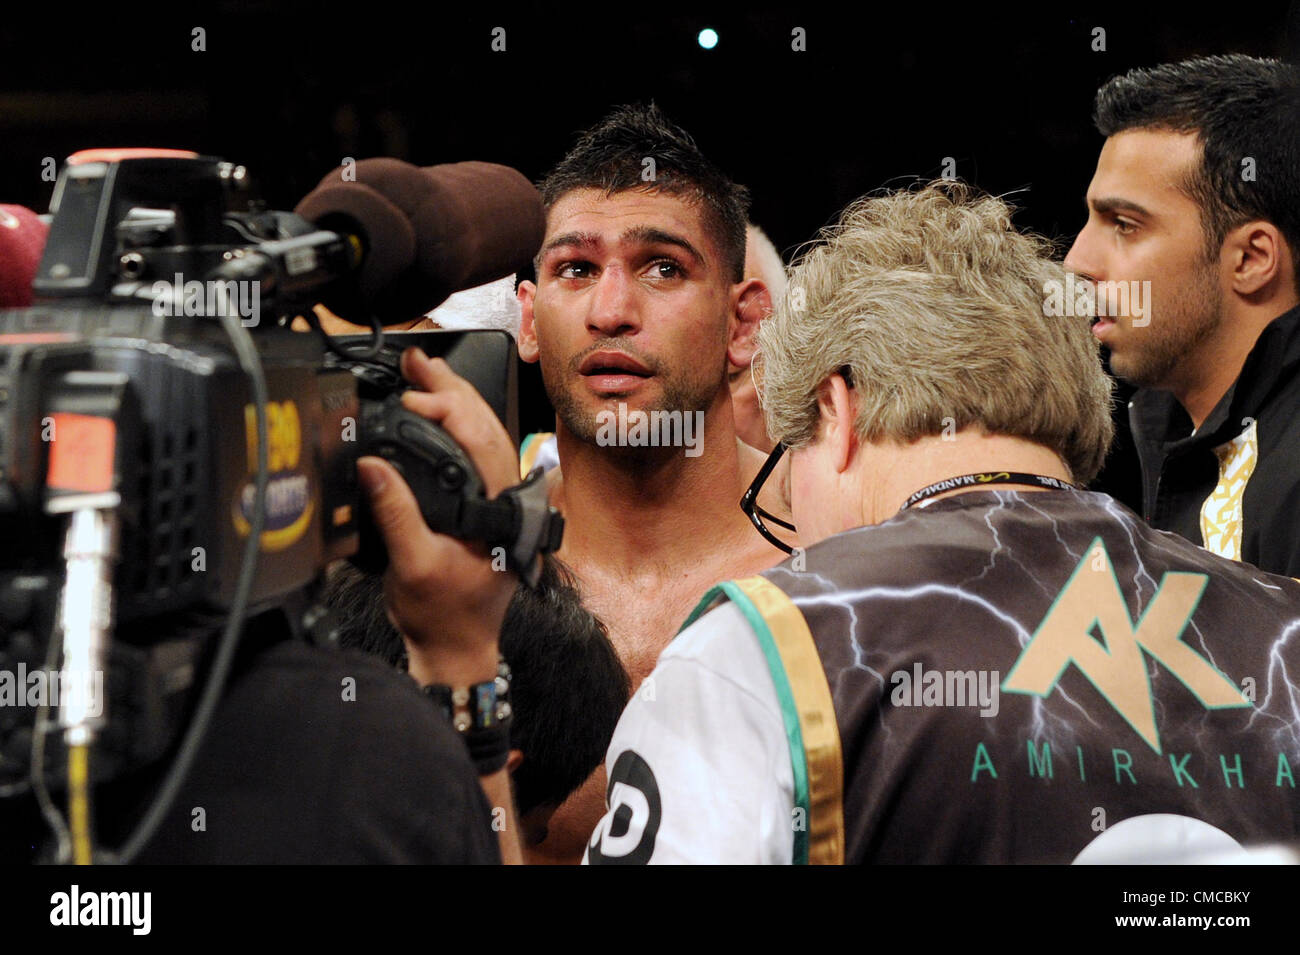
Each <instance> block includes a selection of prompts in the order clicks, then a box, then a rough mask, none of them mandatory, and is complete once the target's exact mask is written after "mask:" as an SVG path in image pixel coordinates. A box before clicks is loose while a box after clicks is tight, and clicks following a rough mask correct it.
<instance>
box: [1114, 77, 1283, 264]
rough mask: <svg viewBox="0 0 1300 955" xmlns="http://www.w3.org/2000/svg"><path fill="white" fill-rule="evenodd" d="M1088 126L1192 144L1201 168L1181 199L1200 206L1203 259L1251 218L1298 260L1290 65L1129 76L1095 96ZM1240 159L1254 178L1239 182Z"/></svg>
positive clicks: (1192, 174) (1216, 252)
mask: <svg viewBox="0 0 1300 955" xmlns="http://www.w3.org/2000/svg"><path fill="white" fill-rule="evenodd" d="M1093 122H1094V123H1095V124H1096V126H1097V130H1098V131H1099V132H1100V133H1101V134H1102V135H1103V136H1107V137H1109V136H1114V135H1115V134H1116V133H1122V132H1125V131H1127V130H1134V129H1151V130H1167V131H1170V132H1177V133H1195V134H1196V135H1197V138H1198V139H1199V140H1200V143H1201V146H1202V156H1201V161H1200V164H1199V165H1198V166H1197V167H1195V168H1194V169H1192V170H1191V171H1190V174H1189V176H1188V179H1187V181H1186V182H1185V183H1184V184H1183V190H1184V192H1186V193H1187V195H1188V196H1190V197H1191V198H1192V199H1193V200H1195V201H1196V203H1197V204H1198V205H1199V206H1200V207H1201V225H1202V230H1203V232H1204V236H1205V250H1206V255H1207V258H1210V259H1216V260H1217V258H1218V255H1219V249H1220V248H1221V247H1222V245H1223V239H1224V237H1225V236H1226V235H1227V233H1228V232H1229V231H1230V230H1231V229H1234V228H1236V227H1237V226H1239V225H1241V224H1242V223H1244V222H1249V221H1251V220H1252V219H1263V220H1266V221H1268V222H1271V223H1273V224H1274V225H1275V226H1277V227H1278V229H1279V230H1281V232H1282V234H1283V235H1284V236H1286V240H1287V243H1288V244H1289V245H1290V246H1291V248H1292V250H1293V251H1295V252H1296V253H1297V254H1300V81H1298V79H1297V71H1296V67H1295V66H1292V65H1290V64H1287V63H1284V62H1282V61H1281V60H1266V59H1258V58H1256V57H1251V56H1244V55H1242V54H1231V55H1226V56H1207V57H1201V58H1198V59H1193V60H1184V61H1183V62H1181V63H1166V64H1163V65H1161V66H1156V67H1152V68H1150V69H1135V70H1130V71H1129V72H1127V73H1125V74H1123V75H1122V76H1116V77H1114V78H1112V79H1111V80H1109V81H1108V82H1107V83H1106V84H1105V85H1104V86H1103V87H1102V88H1101V89H1100V90H1098V91H1097V97H1096V101H1095V103H1094V109H1093ZM1246 159H1250V160H1251V163H1250V165H1251V166H1253V168H1254V175H1253V177H1250V176H1244V175H1243V170H1244V169H1245V168H1246V167H1245V166H1244V165H1243V160H1246ZM1297 281H1300V278H1298V279H1297Z"/></svg>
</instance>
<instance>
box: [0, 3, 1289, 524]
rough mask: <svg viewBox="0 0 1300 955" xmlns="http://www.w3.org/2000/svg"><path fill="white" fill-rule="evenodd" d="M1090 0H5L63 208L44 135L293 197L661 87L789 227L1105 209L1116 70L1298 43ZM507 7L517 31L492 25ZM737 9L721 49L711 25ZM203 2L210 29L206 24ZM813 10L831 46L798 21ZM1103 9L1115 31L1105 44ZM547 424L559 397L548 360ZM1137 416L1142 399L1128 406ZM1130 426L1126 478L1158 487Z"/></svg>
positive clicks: (526, 135) (1268, 20) (20, 185)
mask: <svg viewBox="0 0 1300 955" xmlns="http://www.w3.org/2000/svg"><path fill="white" fill-rule="evenodd" d="M1214 14H1215V15H1213V16H1211V15H1210V11H1208V10H1206V11H1198V12H1193V11H1191V10H1189V7H1188V5H1182V4H1180V5H1178V6H1173V5H1158V6H1154V7H1143V8H1138V7H1137V6H1136V5H1135V4H1128V5H1118V4H1117V5H1104V4H1083V3H1080V4H1072V5H1066V6H1063V7H1061V8H1059V9H1057V10H1034V9H1026V10H1023V11H1015V12H1008V11H998V10H991V9H989V8H988V6H987V5H982V4H962V5H955V6H952V7H942V6H935V5H932V4H925V5H920V4H913V5H901V10H894V11H888V12H880V11H877V10H874V9H872V10H867V11H863V12H856V13H854V12H848V11H846V10H844V9H842V8H841V9H832V8H829V7H826V8H817V7H814V6H812V5H806V6H805V5H800V4H787V5H783V6H780V7H770V8H768V9H755V8H750V9H749V10H748V11H747V12H736V11H735V8H734V7H721V6H719V7H717V8H716V9H712V8H711V7H710V6H709V5H704V4H698V5H692V9H691V11H690V12H681V11H680V10H679V9H677V8H674V7H671V6H670V7H668V8H659V7H657V6H655V5H651V4H645V5H643V4H622V5H618V6H617V7H615V8H610V7H609V6H606V5H596V4H591V5H588V4H583V5H555V6H550V5H548V6H546V7H536V6H535V7H531V8H527V9H522V10H516V11H511V10H509V9H507V8H505V7H502V6H500V5H497V4H492V5H488V4H464V5H460V6H458V7H455V8H442V7H441V6H438V5H435V4H416V5H410V6H406V7H405V8H401V7H395V6H389V5H387V4H382V3H359V2H356V0H345V2H342V3H334V4H306V3H284V2H276V3H272V2H267V0H255V2H248V3H238V4H236V3H218V4H206V5H204V4H200V5H194V6H191V7H189V8H187V9H184V10H177V9H175V8H171V9H162V10H151V8H149V7H148V6H140V5H125V4H115V5H112V6H111V8H110V7H108V6H103V7H91V8H88V9H87V10H82V9H78V8H73V7H67V6H63V5H59V4H46V5H44V7H43V8H42V9H41V10H39V11H33V10H31V9H30V8H28V10H27V12H26V13H25V14H24V16H25V17H26V18H28V19H27V20H26V21H24V22H18V21H15V20H13V19H10V14H9V13H0V201H4V202H17V203H21V204H23V205H27V206H31V207H33V208H36V209H38V210H40V211H44V210H45V208H46V206H47V204H48V201H49V196H50V193H51V190H52V184H51V183H49V182H45V181H43V180H42V178H41V168H42V160H43V159H44V158H45V157H47V156H50V157H54V158H55V159H56V160H58V161H60V162H61V161H62V159H63V157H64V156H66V155H68V154H69V153H71V152H74V151H75V150H77V149H82V148H87V147H91V146H135V145H149V146H170V147H179V148H189V149H194V150H197V151H199V152H202V153H206V154H213V155H219V156H222V157H224V158H227V159H230V160H233V161H237V162H241V163H244V164H245V165H246V166H248V168H249V169H250V171H251V172H252V173H253V174H254V175H255V177H256V178H257V179H258V180H259V181H260V182H261V184H262V189H263V192H264V194H265V195H266V197H267V198H268V199H269V200H270V202H271V204H272V205H273V206H275V207H278V208H292V207H293V206H294V204H295V203H296V202H297V200H298V199H299V198H301V197H302V196H303V195H304V194H305V193H306V192H307V191H309V190H310V189H311V187H312V186H313V185H314V184H315V183H316V182H317V181H318V180H319V178H320V177H321V176H322V175H323V174H324V173H325V172H327V171H328V170H329V169H330V168H332V167H337V166H338V164H339V162H340V161H341V160H342V158H343V157H345V156H352V157H355V158H362V157H366V156H375V155H385V156H396V157H398V158H402V159H407V160H410V161H412V162H415V163H417V164H420V165H431V164H434V163H440V162H454V161H458V160H464V159H483V160H490V161H494V162H501V163H506V164H508V165H512V166H515V167H516V168H518V169H520V170H521V171H523V172H524V173H525V174H526V175H528V176H529V177H530V178H533V179H536V178H538V177H540V176H541V175H542V173H544V172H545V171H546V169H547V168H548V167H549V166H550V165H551V164H553V163H554V162H555V161H556V160H557V159H558V158H559V157H560V156H561V155H562V154H563V152H564V151H565V149H566V148H567V147H568V145H569V144H570V143H571V142H572V140H573V137H574V134H575V132H577V131H578V130H580V129H582V128H584V127H586V126H588V125H590V124H591V123H593V122H595V121H596V120H597V119H599V118H600V117H601V116H602V115H603V114H604V113H605V112H606V111H607V110H608V109H609V108H610V107H611V106H612V105H615V104H618V103H622V102H627V101H632V100H647V99H654V100H655V101H657V102H658V103H659V104H660V105H661V106H662V107H663V108H664V110H665V111H666V112H667V113H668V115H669V116H670V117H672V118H673V119H675V120H676V121H677V122H679V123H681V124H682V125H683V126H685V127H686V128H687V129H688V130H690V131H691V132H692V133H693V134H694V135H695V137H696V139H697V140H698V141H699V143H700V145H701V147H702V148H703V150H704V151H705V153H706V154H707V155H709V156H710V157H711V158H712V159H713V160H714V161H715V162H717V163H718V164H719V165H720V166H721V167H722V168H723V169H724V170H726V171H727V172H728V173H729V174H731V175H732V176H733V177H734V178H735V179H737V180H738V181H740V182H743V183H745V184H746V185H748V186H749V187H750V189H751V190H752V192H753V196H754V204H753V210H752V218H753V220H754V221H756V222H757V223H759V224H760V225H761V226H763V228H764V229H765V230H766V231H767V232H768V234H769V235H770V236H771V237H772V239H773V241H774V242H775V243H776V245H777V247H778V248H779V249H781V250H782V251H783V252H784V253H786V257H787V259H788V258H789V257H790V253H791V252H793V251H794V249H795V248H796V247H797V246H798V245H799V244H800V243H802V242H805V241H807V240H809V239H811V238H812V237H814V236H815V234H816V232H817V230H818V229H819V228H820V227H821V226H823V225H825V224H827V223H829V222H830V221H832V220H833V219H834V217H835V215H836V213H837V212H838V211H839V210H840V209H841V208H842V207H843V206H844V205H845V204H846V203H847V202H848V201H849V200H850V199H852V198H854V197H856V196H858V195H861V194H862V193H864V192H867V191H869V190H872V189H876V188H879V187H881V186H884V185H890V184H893V185H901V184H904V183H906V182H908V181H910V180H911V179H913V178H914V177H918V176H919V177H924V178H931V177H935V176H937V175H939V173H940V171H941V169H942V166H943V163H944V159H945V157H952V158H953V159H954V160H955V162H956V174H957V175H958V176H959V177H961V178H963V179H967V180H969V181H971V182H974V183H975V184H977V185H979V186H980V187H982V188H984V189H987V190H989V191H991V192H994V193H998V194H1002V195H1008V194H1009V195H1010V197H1011V198H1012V199H1013V201H1014V202H1015V203H1016V204H1017V205H1018V206H1020V207H1021V209H1022V211H1021V213H1020V214H1019V215H1018V217H1017V221H1018V222H1019V223H1020V225H1021V226H1022V227H1025V228H1030V229H1033V230H1034V231H1036V232H1039V233H1042V234H1044V235H1047V236H1049V237H1052V238H1056V239H1059V240H1061V252H1062V254H1063V253H1064V251H1065V249H1066V248H1067V247H1068V244H1069V241H1070V239H1071V238H1072V236H1073V234H1074V232H1075V231H1076V230H1077V229H1078V228H1079V226H1080V225H1081V224H1082V221H1083V194H1084V191H1085V189H1086V187H1087V183H1088V180H1089V178H1090V177H1091V174H1092V169H1093V166H1094V163H1095V160H1096V154H1097V150H1098V149H1099V148H1100V145H1101V137H1100V136H1099V135H1098V134H1097V133H1096V132H1095V131H1094V130H1093V129H1092V126H1091V123H1090V120H1089V115H1090V111H1091V102H1092V96H1093V94H1094V92H1095V91H1096V88H1097V86H1098V85H1099V84H1100V83H1102V82H1103V81H1104V80H1106V79H1107V78H1108V77H1109V76H1111V75H1113V74H1115V73H1118V72H1123V71H1124V70H1127V69H1129V68H1130V67H1133V66H1141V65H1153V64H1156V63H1160V62H1165V61H1169V60H1177V59H1182V58H1185V57H1189V56H1195V55H1201V54H1207V53H1221V52H1244V53H1251V54H1255V55H1288V53H1289V52H1290V51H1292V50H1294V49H1295V48H1296V46H1297V38H1300V4H1297V3H1294V2H1292V3H1288V2H1286V0H1275V2H1267V0H1266V2H1252V3H1249V4H1241V5H1237V6H1233V7H1225V6H1219V7H1216V8H1215V9H1214ZM498 26H500V27H504V28H505V30H506V50H505V52H493V50H492V49H491V44H492V30H493V28H494V27H498ZM706 26H708V27H712V28H713V29H715V30H717V31H718V34H719V37H720V40H719V43H718V45H717V46H716V48H714V49H712V50H703V49H701V48H700V47H699V46H698V44H697V42H696V35H697V33H698V31H699V30H700V29H701V28H703V27H706ZM195 27H202V28H203V29H204V30H205V31H206V37H205V41H206V50H205V51H203V52H196V51H194V50H193V49H192V48H191V44H192V33H191V31H192V30H193V28H195ZM795 27H803V28H804V29H805V30H806V45H807V50H806V52H793V51H792V50H791V31H792V29H793V28H795ZM1095 28H1101V29H1103V30H1104V31H1105V50H1104V51H1098V50H1094V49H1093V46H1094V34H1093V31H1094V29H1095ZM526 384H527V387H526V389H525V397H526V399H527V400H526V401H525V403H524V407H523V408H522V409H521V412H522V416H523V419H524V421H523V423H524V426H525V428H526V429H531V428H538V427H543V426H545V425H546V422H547V409H546V408H545V407H544V406H543V404H542V403H543V402H544V398H542V397H540V396H539V395H538V394H537V392H536V390H535V388H536V379H535V378H528V379H527V380H526ZM1120 417H1121V418H1122V415H1121V416H1120ZM1134 476H1135V472H1134V469H1133V465H1132V461H1131V458H1130V457H1129V456H1128V455H1127V454H1126V453H1125V451H1124V450H1123V449H1122V447H1121V448H1120V449H1118V450H1117V452H1116V454H1115V456H1114V460H1113V462H1112V465H1111V467H1110V468H1108V472H1107V474H1106V475H1105V476H1104V477H1105V486H1106V487H1107V488H1108V489H1110V490H1112V492H1114V493H1117V495H1118V496H1120V497H1121V498H1123V499H1125V500H1127V501H1130V502H1132V501H1133V499H1134V489H1135V485H1134Z"/></svg>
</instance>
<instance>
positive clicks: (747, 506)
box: [740, 444, 795, 554]
mask: <svg viewBox="0 0 1300 955" xmlns="http://www.w3.org/2000/svg"><path fill="white" fill-rule="evenodd" d="M783 454H785V445H784V444H778V445H777V446H776V447H775V448H773V449H772V453H771V454H769V455H768V456H767V460H766V461H765V462H763V466H762V467H761V468H759V470H758V474H756V475H754V480H753V483H751V484H750V485H749V490H747V491H746V492H745V496H744V497H742V498H741V499H740V509H741V510H742V511H744V512H745V515H746V516H747V517H748V518H749V520H750V522H751V523H752V524H753V525H754V526H755V527H756V528H758V532H759V533H760V534H762V535H763V539H764V540H766V541H767V542H768V543H769V544H771V545H772V546H773V547H779V548H780V549H781V550H783V551H785V552H786V553H787V554H793V553H794V548H793V547H791V546H790V545H789V544H787V543H786V542H785V541H783V540H781V538H779V537H777V536H776V534H774V533H772V531H771V530H770V529H769V528H768V527H767V525H766V524H764V523H763V521H765V520H767V521H770V522H771V523H773V524H775V525H777V526H778V527H784V528H785V529H786V530H790V531H792V530H795V526H794V525H793V524H788V523H786V522H785V521H783V520H781V518H779V517H777V516H775V515H773V514H769V513H768V512H767V511H765V510H763V509H762V508H761V507H759V506H758V492H759V491H760V490H762V488H763V484H764V483H765V482H766V481H767V479H768V477H769V476H770V475H771V473H772V471H773V470H775V469H776V462H778V461H780V460H781V455H783Z"/></svg>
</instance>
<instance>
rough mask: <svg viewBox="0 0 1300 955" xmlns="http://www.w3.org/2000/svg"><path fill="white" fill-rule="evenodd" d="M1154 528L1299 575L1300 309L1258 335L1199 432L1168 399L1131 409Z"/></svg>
mask: <svg viewBox="0 0 1300 955" xmlns="http://www.w3.org/2000/svg"><path fill="white" fill-rule="evenodd" d="M1129 421H1130V423H1131V425H1132V429H1133V441H1134V444H1135V445H1136V448H1137V453H1138V458H1139V460H1140V461H1141V463H1142V516H1143V517H1145V518H1146V519H1147V521H1148V522H1149V523H1150V524H1151V526H1152V527H1157V528H1159V529H1161V530H1167V531H1173V532H1174V533H1176V534H1181V535H1182V536H1183V537H1186V538H1187V539H1188V540H1190V541H1192V542H1193V543H1196V544H1200V545H1201V546H1203V547H1206V548H1208V549H1209V550H1212V551H1214V552H1215V553H1216V554H1219V555H1221V556H1224V557H1230V558H1233V559H1234V560H1244V561H1246V562H1248V563H1251V564H1254V565H1255V566H1257V567H1260V568H1262V569H1264V570H1267V571H1269V572H1270V573H1275V574H1286V575H1287V576H1289V577H1300V307H1297V308H1293V309H1291V310H1290V311H1289V312H1286V313H1285V314H1283V315H1281V316H1279V317H1278V318H1277V319H1275V320H1274V321H1273V322H1272V323H1271V324H1269V325H1268V327H1267V328H1265V329H1264V332H1263V334H1261V335H1260V337H1259V340H1258V341H1257V342H1256V343H1255V347H1254V348H1253V349H1252V350H1251V352H1250V354H1249V356H1247V358H1246V362H1245V364H1244V365H1243V366H1242V369H1241V374H1240V375H1238V376H1237V380H1236V381H1235V382H1234V383H1233V385H1232V387H1231V388H1229V389H1228V391H1227V393H1226V394H1225V395H1224V396H1223V398H1222V399H1221V400H1220V401H1219V403H1218V405H1217V406H1216V407H1215V408H1214V410H1213V411H1212V412H1210V414H1209V416H1208V417H1207V418H1206V419H1205V421H1204V423H1203V424H1202V426H1201V427H1200V428H1199V429H1198V430H1197V431H1196V432H1195V433H1193V432H1192V422H1191V419H1190V418H1189V417H1188V416H1187V413H1186V412H1185V411H1184V410H1183V408H1182V406H1181V405H1180V404H1179V403H1178V401H1177V400H1176V399H1175V398H1174V396H1173V395H1172V394H1171V393H1169V392H1167V391H1154V390H1150V389H1143V390H1140V391H1138V392H1137V394H1135V395H1134V396H1133V400H1132V401H1131V402H1130V403H1129Z"/></svg>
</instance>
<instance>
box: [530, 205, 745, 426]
mask: <svg viewBox="0 0 1300 955" xmlns="http://www.w3.org/2000/svg"><path fill="white" fill-rule="evenodd" d="M741 290H742V285H734V286H733V284H732V283H731V282H730V281H729V280H728V279H727V277H726V269H725V266H724V264H723V262H722V258H721V254H720V250H719V249H718V247H717V245H716V244H715V243H714V241H713V240H712V239H711V237H710V236H709V234H708V233H707V232H706V230H705V228H704V223H703V218H702V215H701V213H700V210H699V209H698V208H697V207H696V206H694V205H693V204H691V203H688V202H686V201H685V200H683V199H679V198H677V197H674V196H669V195H664V194H659V193H652V192H645V191H642V190H632V191H626V192H620V193H615V194H614V195H612V196H608V197H607V196H605V194H604V192H603V191H602V190H598V189H578V190H575V191H573V192H571V193H569V194H568V195H566V196H564V197H563V198H561V199H560V200H559V201H557V202H556V203H555V205H554V206H552V208H551V210H550V214H549V216H548V217H547V224H546V238H545V240H544V242H543V245H542V252H541V255H540V258H539V261H538V269H537V283H536V285H533V284H532V283H530V282H524V283H521V285H520V290H519V291H520V301H521V303H522V305H523V316H522V323H521V328H520V336H519V351H520V355H521V356H522V357H523V358H524V360H525V361H538V360H540V361H541V366H542V377H543V380H544V381H545V384H546V391H547V394H548V395H549V396H550V398H551V402H552V403H553V404H554V405H555V408H556V412H557V413H558V414H559V416H560V419H561V421H563V423H564V426H565V427H566V428H567V429H568V430H569V431H570V432H572V433H573V434H575V435H576V436H578V437H579V438H582V439H584V440H586V441H594V440H595V436H596V431H597V426H598V425H597V420H596V415H597V413H598V412H600V411H603V410H610V411H615V412H617V409H618V405H619V403H625V404H626V405H627V410H628V411H633V410H642V411H654V410H662V411H682V412H684V413H685V412H693V411H704V410H707V409H708V408H709V407H710V406H711V405H712V404H713V403H714V402H715V401H717V400H718V397H719V394H720V393H723V392H725V390H726V384H727V374H726V370H727V359H728V353H729V350H730V351H731V354H733V355H735V356H737V357H741V358H744V359H746V360H747V358H748V355H747V353H745V347H746V342H745V341H744V340H742V339H745V335H746V333H745V332H744V331H743V330H741V329H739V328H738V324H739V323H738V321H737V318H736V312H737V301H738V298H739V296H740V292H741ZM748 334H752V329H751V330H749V333H748Z"/></svg>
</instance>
